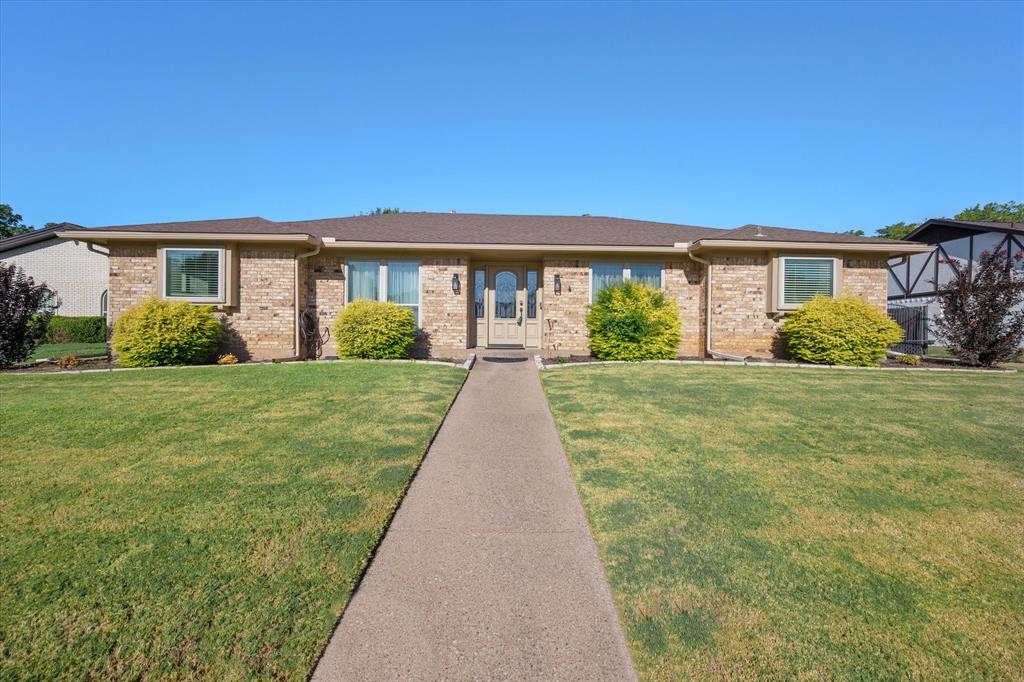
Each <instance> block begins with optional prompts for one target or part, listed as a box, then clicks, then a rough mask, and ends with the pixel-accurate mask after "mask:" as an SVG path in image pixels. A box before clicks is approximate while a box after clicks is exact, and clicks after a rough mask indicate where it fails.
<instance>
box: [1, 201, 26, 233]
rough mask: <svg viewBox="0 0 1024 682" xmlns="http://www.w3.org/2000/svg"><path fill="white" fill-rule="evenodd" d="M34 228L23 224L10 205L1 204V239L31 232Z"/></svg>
mask: <svg viewBox="0 0 1024 682" xmlns="http://www.w3.org/2000/svg"><path fill="white" fill-rule="evenodd" d="M31 231H32V226H31V225H26V224H25V223H23V222H21V216H20V215H18V214H17V213H15V212H14V209H13V208H11V205H10V204H0V239H6V238H7V237H14V236H16V235H19V234H25V233H26V232H31Z"/></svg>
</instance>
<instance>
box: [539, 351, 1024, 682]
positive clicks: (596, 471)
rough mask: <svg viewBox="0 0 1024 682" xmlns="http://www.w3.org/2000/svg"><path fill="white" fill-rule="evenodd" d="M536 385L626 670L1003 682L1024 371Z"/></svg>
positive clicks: (667, 374)
mask: <svg viewBox="0 0 1024 682" xmlns="http://www.w3.org/2000/svg"><path fill="white" fill-rule="evenodd" d="M543 382H544V386H545V389H546V391H547V394H548V398H549V401H550V404H551V408H552V411H553V412H554V415H555V419H556V421H557V423H558V425H559V428H560V430H561V432H562V437H563V439H564V442H565V446H566V450H567V453H568V456H569V458H570V460H571V463H572V468H573V471H574V475H575V476H576V479H577V482H578V484H579V488H580V493H581V496H582V498H583V502H584V506H585V507H586V510H587V514H588V516H589V519H590V523H591V526H592V528H593V531H594V535H595V537H596V539H597V542H598V545H599V547H600V550H601V555H602V558H603V560H604V562H605V566H606V570H607V574H608V578H609V581H610V582H611V585H612V589H613V592H614V595H615V599H616V601H617V604H618V606H619V608H620V611H621V613H622V616H623V621H624V624H625V627H626V631H627V637H628V639H629V643H630V646H631V648H632V651H633V656H634V660H635V662H636V664H637V667H638V669H639V671H640V673H641V676H642V677H643V678H645V679H650V680H680V679H691V678H692V679H705V678H713V679H725V678H728V679H953V678H958V679H965V678H972V679H1019V678H1020V675H1021V671H1022V670H1024V615H1022V614H1024V407H1022V406H1024V374H1019V373H1018V374H1012V375H971V374H954V373H924V372H921V373H896V372H891V373H890V372H852V371H827V370H805V369H801V370H785V369H761V368H725V367H688V366H665V365H661V366H652V365H644V366H621V365H617V366H605V367H585V368H572V369H560V370H554V371H547V372H544V373H543Z"/></svg>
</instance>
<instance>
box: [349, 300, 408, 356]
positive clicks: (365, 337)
mask: <svg viewBox="0 0 1024 682" xmlns="http://www.w3.org/2000/svg"><path fill="white" fill-rule="evenodd" d="M334 340H335V342H336V343H337V344H338V357H340V358H374V359H391V358H404V357H406V356H407V355H408V354H409V346H411V345H412V343H413V341H415V340H416V320H415V318H414V317H413V314H412V311H411V310H409V309H408V308H403V307H402V306H400V305H395V304H394V303H382V302H380V301H352V302H351V303H349V304H348V305H347V306H345V307H344V309H342V311H341V314H339V315H338V319H337V320H336V321H335V323H334Z"/></svg>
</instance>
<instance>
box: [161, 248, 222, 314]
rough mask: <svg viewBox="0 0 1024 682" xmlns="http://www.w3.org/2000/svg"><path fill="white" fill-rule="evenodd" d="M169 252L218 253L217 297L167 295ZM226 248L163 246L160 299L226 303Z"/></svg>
mask: <svg viewBox="0 0 1024 682" xmlns="http://www.w3.org/2000/svg"><path fill="white" fill-rule="evenodd" d="M168 251H216V252H217V295H216V296H176V295H172V294H168V293H167V252H168ZM224 252H225V249H224V247H220V246H163V247H161V249H160V298H162V299H164V300H167V301H188V302H190V303H224V300H225V299H224V291H225V289H226V287H225V282H224V279H225V270H224V261H225V259H224Z"/></svg>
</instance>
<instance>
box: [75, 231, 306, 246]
mask: <svg viewBox="0 0 1024 682" xmlns="http://www.w3.org/2000/svg"><path fill="white" fill-rule="evenodd" d="M57 236H58V237H61V238H62V239H74V240H76V241H82V242H91V243H95V244H106V243H108V242H110V241H132V242H139V241H144V242H160V241H163V242H166V241H191V242H274V243H288V244H319V243H320V240H319V239H318V238H316V237H314V236H312V235H308V234H259V233H252V232H223V233H221V232H150V231H141V230H139V231H134V230H66V231H62V232H58V233H57Z"/></svg>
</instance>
